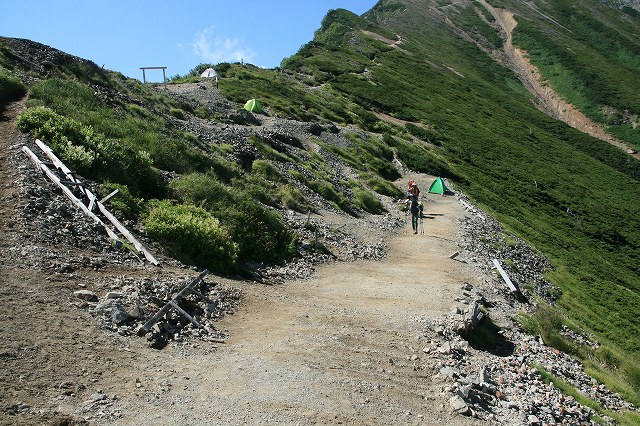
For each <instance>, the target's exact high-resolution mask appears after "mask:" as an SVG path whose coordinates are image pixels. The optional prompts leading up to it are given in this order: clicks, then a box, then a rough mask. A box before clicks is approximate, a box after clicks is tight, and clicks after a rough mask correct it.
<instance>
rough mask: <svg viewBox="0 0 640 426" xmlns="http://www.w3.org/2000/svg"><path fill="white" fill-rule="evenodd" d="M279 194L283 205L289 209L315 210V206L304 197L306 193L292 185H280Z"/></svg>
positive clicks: (300, 210)
mask: <svg viewBox="0 0 640 426" xmlns="http://www.w3.org/2000/svg"><path fill="white" fill-rule="evenodd" d="M278 196H279V197H280V200H281V203H282V205H283V206H285V207H286V208H288V209H291V210H295V211H297V212H301V213H302V212H308V211H310V210H313V206H312V205H311V204H310V203H309V202H308V201H307V200H306V199H305V198H304V195H302V193H301V192H300V191H299V190H298V189H297V188H295V187H293V186H291V185H283V186H281V187H279V188H278Z"/></svg>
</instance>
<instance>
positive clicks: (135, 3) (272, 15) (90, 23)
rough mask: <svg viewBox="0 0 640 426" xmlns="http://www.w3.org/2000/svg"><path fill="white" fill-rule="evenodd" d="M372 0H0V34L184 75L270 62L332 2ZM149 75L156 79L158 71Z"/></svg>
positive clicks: (297, 42) (289, 49) (294, 45)
mask: <svg viewBox="0 0 640 426" xmlns="http://www.w3.org/2000/svg"><path fill="white" fill-rule="evenodd" d="M376 3H377V0H271V1H269V0H261V1H258V0H240V1H239V0H227V1H221V0H200V1H192V0H185V1H172V2H167V1H164V0H155V1H150V0H129V1H122V0H0V35H2V36H6V37H20V38H27V39H30V40H34V41H37V42H40V43H43V44H46V45H49V46H51V47H55V48H56V49H60V50H62V51H64V52H67V53H71V54H73V55H76V56H80V57H82V58H85V59H90V60H92V61H93V62H95V63H96V64H98V65H99V66H103V65H104V67H105V68H107V69H111V70H114V71H120V72H121V73H123V74H124V75H126V76H129V77H134V78H138V79H142V71H140V67H151V66H166V67H167V76H168V77H169V76H173V75H175V74H181V75H182V74H186V73H187V72H188V71H189V70H190V69H192V68H193V67H195V66H196V65H198V64H200V63H203V62H210V63H218V62H236V61H241V60H244V61H245V62H249V63H252V64H255V65H258V66H261V67H266V68H273V67H276V66H278V65H279V64H280V61H281V60H282V59H283V58H286V57H288V56H291V55H292V54H294V53H295V52H296V51H297V50H298V49H299V48H300V46H302V45H303V44H305V43H306V42H308V41H310V40H311V39H312V38H313V32H314V31H315V30H316V29H318V28H319V27H320V22H321V21H322V18H323V17H324V16H325V15H326V13H327V12H328V11H329V10H330V9H337V8H343V9H347V10H350V11H352V12H354V13H356V14H358V15H361V14H363V13H364V12H366V11H368V10H369V9H371V8H372V7H373V6H374V5H375V4H376ZM155 73H157V75H155V74H154V73H153V72H152V73H151V74H149V73H148V74H147V78H148V79H150V80H158V81H159V80H161V79H162V72H161V71H156V72H155Z"/></svg>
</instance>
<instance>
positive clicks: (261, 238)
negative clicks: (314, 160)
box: [170, 173, 295, 261]
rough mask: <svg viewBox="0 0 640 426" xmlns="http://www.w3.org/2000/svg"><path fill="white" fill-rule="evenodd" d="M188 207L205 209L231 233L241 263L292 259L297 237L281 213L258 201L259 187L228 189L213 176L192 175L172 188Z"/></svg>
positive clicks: (178, 181) (175, 183)
mask: <svg viewBox="0 0 640 426" xmlns="http://www.w3.org/2000/svg"><path fill="white" fill-rule="evenodd" d="M170 187H171V189H172V190H173V192H174V196H175V197H176V198H177V199H178V200H180V201H181V202H182V203H185V204H193V205H197V206H200V207H202V208H204V209H206V210H207V211H208V212H210V213H211V215H213V216H214V217H216V218H218V219H219V220H220V222H221V223H223V224H224V226H225V227H226V228H227V229H228V230H229V232H230V235H231V238H232V239H233V241H234V242H235V243H237V245H238V260H239V261H247V260H260V261H279V260H283V259H287V258H290V257H291V256H292V255H293V254H295V251H294V252H291V250H290V249H291V246H290V244H291V241H293V240H294V239H295V234H293V233H291V232H290V231H288V230H287V229H286V228H285V226H284V225H283V224H282V220H281V217H280V215H278V213H276V212H274V211H271V210H269V209H267V208H265V207H263V206H262V205H260V203H259V202H258V201H259V200H258V201H257V200H256V199H255V195H256V192H259V191H260V186H259V185H247V186H246V187H244V188H235V190H234V189H233V188H227V187H226V186H224V185H223V184H222V183H220V182H219V181H217V180H216V178H215V177H214V176H212V175H210V174H202V173H192V174H189V175H186V176H183V177H182V178H180V179H178V180H175V181H173V182H172V183H171V185H170Z"/></svg>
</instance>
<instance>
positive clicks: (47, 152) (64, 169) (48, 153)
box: [35, 139, 160, 265]
mask: <svg viewBox="0 0 640 426" xmlns="http://www.w3.org/2000/svg"><path fill="white" fill-rule="evenodd" d="M35 143H36V145H37V146H38V147H39V148H40V149H41V150H42V152H44V153H45V155H46V156H47V157H48V158H49V159H50V160H51V161H52V162H53V164H54V165H55V166H56V168H57V169H58V170H60V171H61V172H62V173H63V174H64V175H65V177H66V178H67V179H69V181H71V182H72V183H73V184H74V185H78V186H79V187H80V188H81V189H82V193H83V194H85V195H86V197H87V199H88V200H89V207H88V208H87V209H88V210H89V211H93V207H94V206H96V205H97V206H98V209H99V210H100V212H101V213H102V214H103V215H104V216H105V217H106V218H107V219H108V220H109V222H111V224H112V225H113V226H115V228H116V229H117V230H118V231H119V232H120V233H121V234H122V235H123V236H124V237H125V238H126V239H127V241H129V242H130V243H131V244H133V246H134V247H135V248H136V250H138V252H140V253H142V254H143V255H144V257H145V258H146V259H147V260H148V261H149V262H151V263H152V264H154V265H159V264H160V262H158V260H157V259H156V258H155V257H154V256H153V255H152V254H151V253H150V252H149V251H148V250H147V249H146V248H145V247H144V246H143V245H142V244H141V243H140V242H139V241H138V240H137V239H136V238H135V237H134V236H133V235H132V234H131V233H130V232H129V231H128V230H127V228H125V226H124V225H123V224H122V223H120V221H119V220H118V219H117V218H116V217H115V216H114V215H113V214H112V213H111V212H109V210H107V208H106V207H105V206H104V204H103V201H106V200H108V199H109V198H110V197H112V196H114V195H115V194H116V193H117V192H118V190H117V189H116V190H115V191H114V192H112V193H111V194H109V195H107V196H106V197H105V198H104V199H103V201H98V198H97V197H96V196H95V194H94V193H93V192H91V190H90V189H89V188H87V187H85V186H84V185H83V184H82V182H81V181H80V180H78V178H76V177H75V175H74V174H73V172H72V171H71V169H69V168H68V167H67V166H66V165H65V164H64V163H63V162H62V161H61V160H60V159H59V158H58V157H57V156H56V154H55V153H54V152H53V151H52V150H51V148H49V146H47V144H45V143H44V142H42V141H41V140H40V139H36V141H35ZM80 204H82V203H80ZM83 206H84V204H83ZM112 232H113V231H112ZM115 239H119V238H117V237H116V238H115Z"/></svg>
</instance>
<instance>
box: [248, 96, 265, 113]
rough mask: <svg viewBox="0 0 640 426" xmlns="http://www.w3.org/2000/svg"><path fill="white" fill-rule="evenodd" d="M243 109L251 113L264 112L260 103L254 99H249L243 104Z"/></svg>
mask: <svg viewBox="0 0 640 426" xmlns="http://www.w3.org/2000/svg"><path fill="white" fill-rule="evenodd" d="M244 109H246V110H247V111H251V112H257V113H262V112H263V111H264V110H263V109H262V104H261V103H260V101H258V100H256V99H249V100H248V101H247V103H246V104H244Z"/></svg>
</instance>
